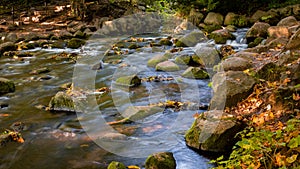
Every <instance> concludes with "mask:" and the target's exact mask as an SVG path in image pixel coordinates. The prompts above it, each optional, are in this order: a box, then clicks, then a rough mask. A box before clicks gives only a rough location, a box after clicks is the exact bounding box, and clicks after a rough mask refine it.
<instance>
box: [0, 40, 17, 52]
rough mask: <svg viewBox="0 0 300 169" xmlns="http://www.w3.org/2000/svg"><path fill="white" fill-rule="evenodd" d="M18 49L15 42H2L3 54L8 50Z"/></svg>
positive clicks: (0, 47)
mask: <svg viewBox="0 0 300 169" xmlns="http://www.w3.org/2000/svg"><path fill="white" fill-rule="evenodd" d="M15 50H17V45H15V44H14V43H13V42H5V43H2V44H0V55H2V54H3V53H4V52H6V51H15Z"/></svg>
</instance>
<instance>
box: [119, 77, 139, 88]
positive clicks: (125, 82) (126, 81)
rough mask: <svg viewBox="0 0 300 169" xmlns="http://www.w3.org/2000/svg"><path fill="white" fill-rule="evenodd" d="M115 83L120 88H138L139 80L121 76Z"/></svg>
mask: <svg viewBox="0 0 300 169" xmlns="http://www.w3.org/2000/svg"><path fill="white" fill-rule="evenodd" d="M116 83H117V84H118V85H122V86H129V87H133V86H138V85H140V84H141V79H140V78H139V77H138V76H136V75H130V76H122V77H119V78H117V80H116Z"/></svg>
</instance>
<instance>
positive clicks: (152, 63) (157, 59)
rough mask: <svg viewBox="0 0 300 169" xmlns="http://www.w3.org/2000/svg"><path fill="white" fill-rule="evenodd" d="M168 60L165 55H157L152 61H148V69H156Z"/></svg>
mask: <svg viewBox="0 0 300 169" xmlns="http://www.w3.org/2000/svg"><path fill="white" fill-rule="evenodd" d="M166 60H168V57H167V56H165V55H156V56H154V57H153V58H151V59H150V60H148V63H147V66H148V67H155V66H156V65H157V64H159V63H160V62H163V61H166Z"/></svg>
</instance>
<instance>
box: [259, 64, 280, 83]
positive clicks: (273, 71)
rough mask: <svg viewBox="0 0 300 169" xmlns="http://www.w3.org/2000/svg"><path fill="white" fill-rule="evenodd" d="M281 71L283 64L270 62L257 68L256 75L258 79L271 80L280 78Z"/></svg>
mask: <svg viewBox="0 0 300 169" xmlns="http://www.w3.org/2000/svg"><path fill="white" fill-rule="evenodd" d="M283 71H285V67H284V66H282V65H281V66H278V65H276V64H275V63H273V62H270V63H267V64H264V65H263V66H261V67H260V68H258V70H257V73H256V76H257V77H258V78H260V79H264V80H267V81H271V82H273V81H277V80H280V73H281V72H283Z"/></svg>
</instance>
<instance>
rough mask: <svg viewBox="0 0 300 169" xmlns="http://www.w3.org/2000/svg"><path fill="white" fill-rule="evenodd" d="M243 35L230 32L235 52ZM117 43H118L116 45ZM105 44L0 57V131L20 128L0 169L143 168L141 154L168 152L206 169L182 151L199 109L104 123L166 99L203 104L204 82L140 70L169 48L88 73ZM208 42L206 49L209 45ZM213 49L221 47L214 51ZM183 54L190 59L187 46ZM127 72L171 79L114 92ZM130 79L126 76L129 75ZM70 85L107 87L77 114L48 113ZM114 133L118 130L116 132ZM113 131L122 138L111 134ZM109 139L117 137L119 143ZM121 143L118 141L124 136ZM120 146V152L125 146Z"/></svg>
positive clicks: (190, 166)
mask: <svg viewBox="0 0 300 169" xmlns="http://www.w3.org/2000/svg"><path fill="white" fill-rule="evenodd" d="M245 32H246V29H238V30H237V32H235V35H236V36H237V39H236V40H235V41H228V44H229V45H232V46H234V47H235V48H236V50H241V49H243V48H245V47H246V45H245V42H244V40H243V37H244V35H245ZM165 37H166V35H143V38H145V39H154V40H155V39H161V38H165ZM115 40H117V39H115ZM112 41H113V40H112V39H101V40H99V39H97V40H90V41H89V43H88V44H87V45H85V46H84V48H83V49H76V50H75V49H74V50H73V49H41V48H36V49H33V50H28V51H27V52H30V53H32V54H33V56H32V57H25V58H22V59H20V58H9V57H1V58H0V74H1V76H2V77H4V78H7V79H11V80H13V81H14V82H15V84H16V91H15V92H14V93H9V94H5V95H1V96H0V105H1V106H0V114H1V115H2V116H0V123H1V130H4V129H6V128H9V127H10V126H11V125H12V124H13V123H14V122H22V123H24V124H25V128H24V131H22V132H21V133H22V136H23V137H24V139H25V142H24V143H23V144H20V143H14V142H10V143H8V144H6V145H5V146H4V147H1V148H0V169H32V168H38V169H48V168H59V169H64V168H66V169H67V168H68V169H70V168H74V169H79V168H101V169H102V168H103V169H104V168H106V166H107V165H108V164H109V163H110V162H111V161H120V162H123V163H124V164H125V165H127V166H128V165H137V166H139V167H141V168H143V163H144V161H145V159H146V156H147V155H149V153H152V152H161V151H170V152H173V154H174V157H175V159H176V163H177V169H207V168H209V167H211V165H210V164H208V162H209V160H208V159H207V158H205V157H203V156H201V155H199V154H197V153H196V152H195V151H193V150H191V149H189V148H188V147H187V146H186V145H185V141H184V133H185V131H186V130H188V129H189V127H190V126H191V124H192V123H193V121H194V117H193V116H194V114H195V113H201V112H202V110H195V109H192V108H191V109H186V110H180V111H175V110H174V109H171V108H163V109H162V110H161V112H159V113H156V114H154V115H151V116H149V117H146V118H145V119H142V120H137V121H134V122H133V123H129V124H123V125H117V126H115V128H114V129H115V130H114V129H113V128H111V127H109V125H106V123H105V122H111V121H115V120H119V119H120V117H122V116H126V115H124V114H122V113H123V112H125V111H126V109H127V108H128V107H130V106H147V105H149V104H156V103H159V102H165V101H168V100H175V101H180V102H196V103H198V104H200V105H208V104H209V101H210V98H211V95H212V92H211V88H210V87H208V83H209V82H210V80H209V79H205V80H195V79H186V78H182V77H181V76H180V74H181V73H182V71H179V72H175V73H171V72H170V73H167V72H157V71H155V69H154V68H149V67H147V61H148V60H149V59H150V58H152V57H153V56H155V55H157V54H164V52H165V50H167V49H168V48H163V49H162V50H158V51H155V52H154V51H153V50H152V49H151V48H147V47H145V48H141V50H129V54H127V56H126V57H125V58H122V62H121V63H117V64H112V63H106V62H104V66H103V69H100V70H92V69H90V68H91V66H92V65H93V64H96V63H97V62H98V61H99V57H97V56H99V55H103V54H104V53H105V52H106V50H107V49H106V48H105V46H107V45H108V44H109V45H110V44H111V42H112ZM207 43H210V44H213V42H212V41H209V42H207ZM215 46H216V48H218V47H220V45H215ZM62 52H66V53H79V55H80V58H79V59H78V60H77V62H76V64H75V63H74V62H73V61H72V60H67V59H61V60H56V59H52V58H51V56H53V55H57V54H60V53H62ZM182 52H187V53H190V54H191V53H193V50H192V49H191V48H184V50H183V51H182ZM43 67H47V68H48V69H49V70H50V72H46V73H42V74H31V73H30V72H31V71H32V70H35V69H38V68H43ZM129 72H130V73H132V72H134V73H135V74H137V75H138V76H139V77H140V78H147V77H151V76H159V77H170V78H172V80H169V81H159V82H153V81H150V82H142V84H141V85H140V86H137V87H133V88H126V87H125V89H124V88H123V87H120V86H118V85H116V84H114V83H113V82H114V81H115V79H116V78H117V77H119V76H120V75H124V74H125V75H126V74H128V73H129ZM130 73H129V74H130ZM70 82H73V83H74V84H76V86H77V87H81V88H85V89H87V90H89V89H98V88H101V87H109V88H110V89H111V92H110V93H106V94H102V95H100V96H96V95H91V96H88V97H87V99H90V101H89V104H87V105H86V107H85V111H86V112H85V111H83V112H80V113H70V112H50V111H47V110H45V109H43V108H41V107H42V105H46V106H47V105H48V103H49V101H50V99H51V97H53V96H54V95H55V94H56V93H57V92H58V91H62V90H63V89H61V87H60V86H61V85H63V84H66V83H70ZM116 131H117V132H116ZM119 132H122V133H126V134H125V135H121V136H120V135H118V133H119ZM103 134H105V135H108V137H109V139H110V140H109V141H108V142H105V141H101V140H100V141H97V140H96V138H98V136H99V135H103ZM114 137H122V142H118V139H117V140H115V139H114ZM123 137H125V138H123ZM124 145H125V146H124Z"/></svg>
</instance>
